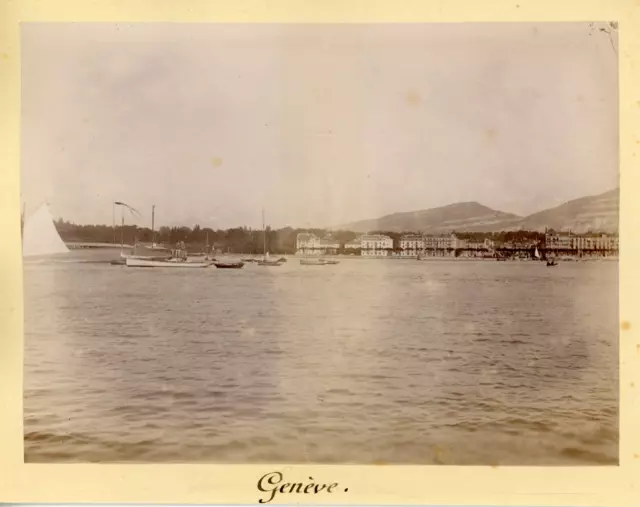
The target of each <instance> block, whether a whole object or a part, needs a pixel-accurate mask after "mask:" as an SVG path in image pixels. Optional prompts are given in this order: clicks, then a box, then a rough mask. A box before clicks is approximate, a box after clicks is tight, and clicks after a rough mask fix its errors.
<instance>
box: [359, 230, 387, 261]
mask: <svg viewBox="0 0 640 507" xmlns="http://www.w3.org/2000/svg"><path fill="white" fill-rule="evenodd" d="M361 244H362V247H361V248H362V255H363V256H368V257H386V256H388V255H389V252H390V251H391V250H393V239H392V238H390V237H389V236H385V235H384V234H365V235H364V236H362V238H361Z"/></svg>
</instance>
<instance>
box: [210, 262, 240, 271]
mask: <svg viewBox="0 0 640 507" xmlns="http://www.w3.org/2000/svg"><path fill="white" fill-rule="evenodd" d="M213 265H214V266H215V267H216V268H218V269H241V268H242V266H244V262H214V263H213Z"/></svg>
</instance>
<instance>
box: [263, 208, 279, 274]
mask: <svg viewBox="0 0 640 507" xmlns="http://www.w3.org/2000/svg"><path fill="white" fill-rule="evenodd" d="M262 243H263V247H264V254H263V256H262V260H259V261H258V266H280V265H281V264H282V263H281V262H280V261H272V260H270V259H269V252H268V251H267V230H266V228H265V225H264V209H263V210H262Z"/></svg>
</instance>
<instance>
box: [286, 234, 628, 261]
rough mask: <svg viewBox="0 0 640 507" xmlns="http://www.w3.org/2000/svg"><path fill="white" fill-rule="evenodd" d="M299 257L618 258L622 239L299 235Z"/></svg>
mask: <svg viewBox="0 0 640 507" xmlns="http://www.w3.org/2000/svg"><path fill="white" fill-rule="evenodd" d="M296 254H297V255H302V256H315V255H336V254H346V255H360V256H363V257H400V258H418V257H482V258H484V257H497V258H500V257H517V258H535V257H537V256H539V257H541V258H545V257H546V256H554V257H563V256H568V257H579V258H584V257H586V258H589V257H616V256H617V255H618V236H617V235H607V234H583V235H580V234H572V233H556V232H546V233H545V234H544V236H543V238H542V239H540V240H530V241H510V242H499V241H495V240H493V239H491V238H484V239H482V240H469V239H463V238H460V237H458V236H457V235H456V234H455V233H452V234H442V235H425V234H405V235H403V236H400V237H399V238H396V239H395V240H394V238H392V237H391V236H388V235H385V234H363V235H362V236H359V237H356V238H355V239H353V240H351V241H347V242H344V243H340V242H339V241H337V240H336V239H334V238H332V237H331V235H327V236H325V237H322V238H321V237H319V236H317V235H315V234H312V233H309V232H303V233H300V234H298V236H297V238H296Z"/></svg>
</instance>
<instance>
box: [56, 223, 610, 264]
mask: <svg viewBox="0 0 640 507" xmlns="http://www.w3.org/2000/svg"><path fill="white" fill-rule="evenodd" d="M55 226H56V229H57V230H58V232H59V234H60V236H61V238H62V239H63V241H65V242H66V243H87V244H89V243H112V244H115V245H120V243H121V242H122V243H124V244H125V245H133V244H135V243H136V242H142V243H151V242H152V241H155V243H157V244H164V245H174V244H176V243H178V242H180V241H182V242H184V243H185V244H186V245H187V249H188V250H189V251H191V252H202V251H204V250H205V249H206V248H207V247H210V248H214V249H216V250H219V251H222V252H230V253H242V254H260V253H262V252H263V250H264V248H265V242H266V248H267V250H268V251H269V252H271V253H272V254H284V255H286V254H289V255H293V254H295V253H296V252H297V250H298V248H297V238H298V235H299V234H304V233H308V234H313V235H316V236H318V237H327V236H329V235H330V237H331V238H332V239H333V241H335V243H337V244H339V245H340V246H339V248H338V249H337V251H335V252H334V253H336V254H345V253H356V254H358V253H359V252H358V251H357V250H358V249H352V248H345V244H347V243H350V242H353V240H355V239H356V238H358V237H360V236H362V235H361V234H359V233H356V232H354V231H346V230H337V231H336V230H332V231H329V230H327V229H320V228H316V229H299V228H292V227H285V228H281V229H272V228H270V227H267V228H266V230H265V231H264V232H263V231H262V229H252V228H248V227H234V228H230V229H224V230H223V229H212V228H207V227H200V226H199V225H195V226H194V227H186V226H183V227H160V228H159V229H158V230H157V231H154V232H152V230H151V229H150V228H147V227H138V226H135V225H125V226H124V227H122V226H116V227H113V226H108V225H78V224H73V223H70V222H66V221H64V220H62V219H60V220H57V221H56V222H55ZM550 233H554V231H553V230H548V231H546V234H545V232H540V231H526V230H517V231H500V232H464V231H452V232H451V233H450V234H455V236H456V237H457V238H459V239H461V240H466V241H467V242H474V243H482V242H483V241H485V240H488V241H490V242H491V243H492V244H493V245H495V248H496V249H502V250H508V249H516V250H522V249H527V248H535V247H536V246H539V247H541V248H544V247H545V237H548V235H549V234H550ZM369 234H381V235H385V236H387V237H389V238H391V239H392V240H393V247H392V248H390V250H391V252H390V253H394V252H395V253H399V252H402V251H403V248H401V241H402V238H404V237H406V236H407V235H408V234H412V233H410V232H404V233H398V232H390V231H371V232H370V233H369ZM414 234H415V233H414ZM600 235H601V234H600V233H598V232H588V233H586V234H583V235H581V236H583V237H589V236H593V237H597V236H600ZM609 236H611V234H609Z"/></svg>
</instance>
